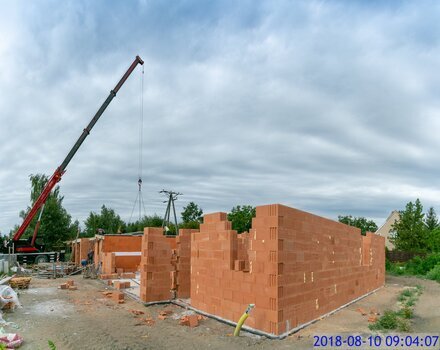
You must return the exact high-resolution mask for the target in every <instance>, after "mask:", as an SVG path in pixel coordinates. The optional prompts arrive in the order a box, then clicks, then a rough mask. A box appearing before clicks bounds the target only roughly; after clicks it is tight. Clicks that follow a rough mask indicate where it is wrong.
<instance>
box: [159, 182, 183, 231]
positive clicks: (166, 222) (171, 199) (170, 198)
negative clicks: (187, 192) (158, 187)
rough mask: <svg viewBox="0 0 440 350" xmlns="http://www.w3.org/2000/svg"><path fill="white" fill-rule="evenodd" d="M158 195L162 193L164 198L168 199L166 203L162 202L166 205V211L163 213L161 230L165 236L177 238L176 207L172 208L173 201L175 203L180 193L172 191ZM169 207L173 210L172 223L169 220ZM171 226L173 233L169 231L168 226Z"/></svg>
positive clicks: (163, 191)
mask: <svg viewBox="0 0 440 350" xmlns="http://www.w3.org/2000/svg"><path fill="white" fill-rule="evenodd" d="M159 193H163V194H164V195H165V196H167V197H168V199H167V200H166V201H164V203H167V209H166V211H165V216H164V218H163V222H162V229H163V231H164V234H165V235H168V234H171V235H175V236H177V235H178V234H179V227H178V226H177V216H176V207H175V206H174V201H176V200H177V197H178V196H181V195H182V193H179V192H173V191H165V190H162V191H159ZM171 207H172V209H173V214H174V223H172V222H171V220H170V215H171ZM172 224H174V227H175V232H173V231H171V229H170V226H171V225H172Z"/></svg>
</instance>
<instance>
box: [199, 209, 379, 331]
mask: <svg viewBox="0 0 440 350" xmlns="http://www.w3.org/2000/svg"><path fill="white" fill-rule="evenodd" d="M384 265H385V255H384V239H383V237H380V236H377V235H375V234H372V233H368V234H367V236H365V237H363V236H361V234H360V230H359V229H356V228H353V227H350V226H347V225H344V224H341V223H338V222H334V221H331V220H328V219H324V218H321V217H318V216H315V215H312V214H309V213H306V212H302V211H299V210H296V209H293V208H289V207H285V206H282V205H278V204H276V205H267V206H261V207H257V215H256V218H254V219H253V222H252V229H251V230H250V232H249V233H248V234H247V233H246V234H243V235H241V236H239V237H238V236H237V233H236V232H235V231H233V230H231V223H230V222H228V221H227V220H226V214H225V213H215V214H209V215H205V217H204V223H203V224H202V225H201V226H200V233H193V234H192V240H191V304H192V306H194V307H196V308H198V309H200V310H203V311H206V312H208V313H212V314H214V315H217V316H220V317H223V318H226V319H228V320H231V321H235V322H236V321H238V319H239V318H240V316H241V315H242V313H243V312H244V310H245V309H246V307H247V305H248V304H250V303H252V304H255V309H254V310H253V311H252V312H251V315H250V317H249V318H248V320H247V321H246V325H248V326H250V327H252V328H256V329H259V330H262V331H265V332H268V333H272V334H276V335H279V334H282V333H284V332H288V331H289V330H291V329H292V328H294V327H296V326H299V325H301V324H303V323H305V322H308V321H311V320H313V319H316V318H318V317H320V316H321V315H323V314H325V313H327V312H329V311H332V310H334V309H336V308H338V307H339V306H342V305H344V304H346V303H348V302H349V301H351V300H353V299H355V298H357V297H359V296H362V295H364V294H366V293H368V292H370V291H372V290H374V289H376V288H378V287H380V286H382V285H383V284H384V276H385V274H384Z"/></svg>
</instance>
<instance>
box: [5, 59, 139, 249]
mask: <svg viewBox="0 0 440 350" xmlns="http://www.w3.org/2000/svg"><path fill="white" fill-rule="evenodd" d="M138 64H140V65H143V64H144V61H143V60H142V59H141V58H140V57H139V56H136V58H135V59H134V61H133V63H132V64H131V65H130V67H129V68H128V69H127V71H126V72H125V74H124V75H123V76H122V78H121V79H120V80H119V82H118V83H117V84H116V86H115V88H114V89H113V90H111V91H110V94H109V95H108V97H107V98H106V100H105V101H104V103H103V104H102V105H101V107H100V108H99V110H98V111H97V112H96V114H95V115H94V117H93V118H92V120H91V121H90V123H89V125H87V127H86V128H85V129H84V130H83V132H82V134H81V136H80V137H79V138H78V140H77V141H76V143H75V144H74V145H73V147H72V149H71V150H70V152H69V153H68V154H67V157H66V158H65V159H64V161H63V162H62V163H61V165H60V166H59V167H58V168H57V169H56V170H55V172H54V173H53V175H52V176H51V177H50V179H49V181H48V182H47V183H46V185H45V186H44V188H43V190H42V191H41V193H40V195H39V196H38V198H37V200H36V201H35V203H34V205H33V206H32V208H31V210H30V211H29V213H28V214H27V215H26V217H25V218H24V220H23V223H22V224H21V226H20V227H19V229H18V231H17V232H16V233H15V235H14V237H13V238H12V240H13V241H18V240H19V239H20V238H21V236H22V235H23V233H24V232H25V231H26V229H27V228H28V226H29V224H30V223H31V221H32V219H33V218H34V216H35V215H36V214H37V211H38V210H39V209H40V208H41V207H42V206H43V205H44V203H45V202H46V200H47V197H48V196H49V194H50V192H51V191H52V189H53V188H54V187H55V185H56V184H57V183H58V182H59V181H60V180H61V177H62V176H63V174H64V172H65V171H66V167H67V165H68V164H69V163H70V161H71V160H72V158H73V156H74V155H75V153H76V152H77V151H78V149H79V148H80V147H81V144H82V143H83V142H84V140H85V139H86V137H87V136H88V135H89V134H90V131H91V130H92V128H93V126H94V125H95V124H96V122H97V121H98V120H99V118H100V117H101V115H102V114H103V113H104V111H105V109H106V108H107V107H108V105H109V104H110V102H111V101H112V100H113V98H114V97H115V96H116V94H117V92H118V91H119V89H120V88H121V87H122V85H123V84H124V83H125V81H126V80H127V79H128V77H129V76H130V74H131V73H132V72H133V70H134V69H135V68H136V66H137V65H138ZM35 235H36V233H35ZM35 235H34V239H33V242H35Z"/></svg>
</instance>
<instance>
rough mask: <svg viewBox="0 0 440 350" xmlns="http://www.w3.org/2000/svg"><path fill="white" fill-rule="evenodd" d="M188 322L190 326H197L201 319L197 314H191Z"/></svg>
mask: <svg viewBox="0 0 440 350" xmlns="http://www.w3.org/2000/svg"><path fill="white" fill-rule="evenodd" d="M188 322H189V326H190V327H197V326H198V325H199V320H198V318H197V315H189V316H188Z"/></svg>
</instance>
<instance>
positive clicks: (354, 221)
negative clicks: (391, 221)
mask: <svg viewBox="0 0 440 350" xmlns="http://www.w3.org/2000/svg"><path fill="white" fill-rule="evenodd" d="M338 221H339V222H342V223H343V224H346V225H349V226H354V227H357V228H360V229H361V234H363V235H364V236H365V235H366V234H367V232H376V231H377V225H376V223H375V222H374V221H373V220H367V219H366V218H364V217H363V216H359V217H356V216H354V217H353V216H351V215H339V216H338Z"/></svg>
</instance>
